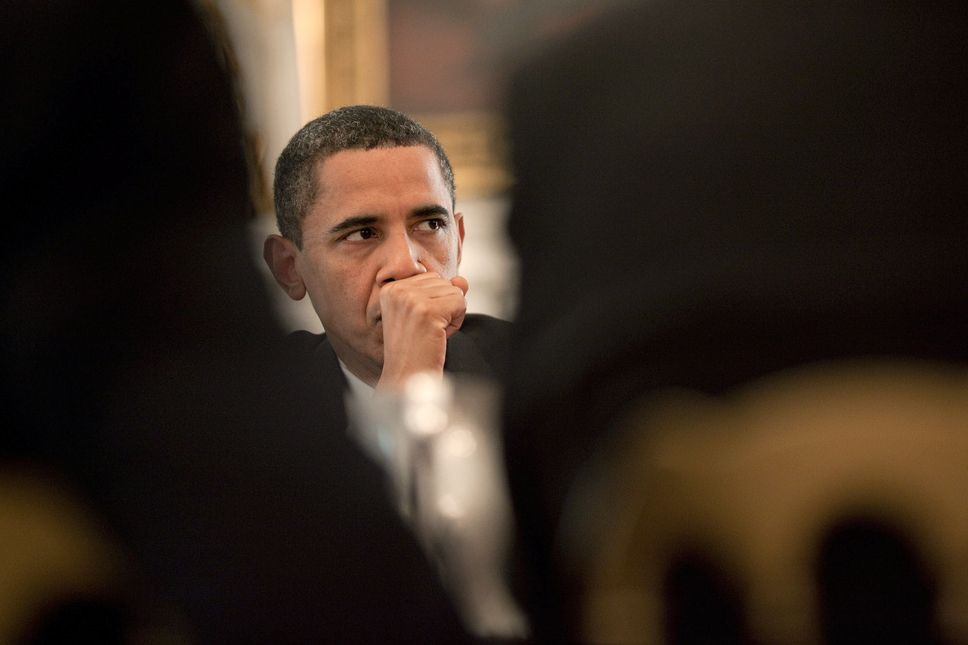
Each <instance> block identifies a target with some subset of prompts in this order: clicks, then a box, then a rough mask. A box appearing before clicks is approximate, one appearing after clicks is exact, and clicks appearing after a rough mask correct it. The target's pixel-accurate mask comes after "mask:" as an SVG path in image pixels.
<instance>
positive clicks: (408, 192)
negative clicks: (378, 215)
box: [313, 145, 450, 210]
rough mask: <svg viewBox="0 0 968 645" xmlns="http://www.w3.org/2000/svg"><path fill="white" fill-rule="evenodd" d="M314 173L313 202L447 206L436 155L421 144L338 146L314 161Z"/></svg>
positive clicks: (330, 204) (447, 192) (446, 196)
mask: <svg viewBox="0 0 968 645" xmlns="http://www.w3.org/2000/svg"><path fill="white" fill-rule="evenodd" d="M313 175H314V180H315V183H316V199H315V200H314V206H315V205H321V204H327V205H329V206H336V205H343V206H349V205H350V204H348V203H347V202H352V203H354V204H357V203H359V206H363V205H364V203H370V202H373V203H374V205H376V204H378V203H380V202H382V201H386V200H397V201H399V200H407V199H418V200H428V199H429V200H432V201H434V202H439V203H440V204H441V205H442V206H445V207H448V206H450V204H449V202H450V193H449V191H448V188H447V184H446V182H445V181H444V178H443V175H442V174H441V171H440V165H439V164H438V161H437V157H436V155H434V153H433V151H432V150H431V149H430V148H428V147H426V146H423V145H415V146H397V147H390V148H373V149H370V150H357V149H353V150H341V151H339V152H337V153H335V154H332V155H330V156H329V157H326V158H325V159H321V160H319V161H317V162H316V165H315V167H314V169H313ZM360 202H362V203H360ZM314 210H315V209H314ZM448 210H450V208H448Z"/></svg>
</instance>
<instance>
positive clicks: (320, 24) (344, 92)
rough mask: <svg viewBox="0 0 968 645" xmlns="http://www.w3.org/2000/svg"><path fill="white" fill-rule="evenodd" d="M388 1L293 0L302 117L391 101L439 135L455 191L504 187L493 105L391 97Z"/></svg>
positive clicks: (465, 194)
mask: <svg viewBox="0 0 968 645" xmlns="http://www.w3.org/2000/svg"><path fill="white" fill-rule="evenodd" d="M389 1H390V0H293V5H292V9H293V23H294V25H295V37H296V46H297V58H298V60H299V72H300V74H299V76H300V95H301V97H302V105H301V109H302V112H303V116H304V119H303V120H304V121H308V120H310V119H312V118H314V117H315V116H318V115H320V114H323V113H324V112H327V111H329V110H331V109H334V108H336V107H339V106H342V105H350V104H356V103H369V104H376V105H389V106H390V107H398V108H399V109H402V110H403V111H405V112H407V113H408V114H410V115H411V116H412V117H414V118H415V119H417V120H418V121H419V122H420V123H422V124H423V125H424V126H425V127H427V128H428V129H429V130H430V131H431V132H433V133H434V134H435V135H436V136H437V138H438V139H439V140H440V142H441V144H442V145H443V147H444V149H445V150H447V154H448V156H449V157H450V160H451V164H452V165H453V167H454V174H455V177H456V181H457V184H458V189H459V191H460V195H461V197H462V198H473V197H482V196H489V195H496V194H501V193H503V192H505V191H506V190H507V189H508V187H509V186H510V184H511V177H510V173H509V170H508V164H507V158H508V155H507V149H508V145H507V135H506V128H505V126H504V122H503V119H502V117H501V115H500V114H498V113H497V112H496V111H495V110H494V109H493V108H490V107H488V106H482V107H480V108H475V107H471V108H470V109H467V108H464V109H459V110H440V111H438V110H417V111H414V110H409V109H406V108H405V107H403V106H396V105H392V104H390V85H391V79H390V74H391V65H390V59H389V34H390V25H389V24H388V15H389V11H388V2H389Z"/></svg>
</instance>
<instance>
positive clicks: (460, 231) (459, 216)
mask: <svg viewBox="0 0 968 645" xmlns="http://www.w3.org/2000/svg"><path fill="white" fill-rule="evenodd" d="M454 221H455V222H457V266H460V258H461V251H462V250H463V248H464V214H463V213H454Z"/></svg>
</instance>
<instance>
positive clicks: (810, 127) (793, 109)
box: [505, 0, 968, 636]
mask: <svg viewBox="0 0 968 645" xmlns="http://www.w3.org/2000/svg"><path fill="white" fill-rule="evenodd" d="M965 18H966V12H965V11H964V10H963V8H961V7H957V8H956V7H954V6H953V5H949V4H947V3H891V4H890V5H885V4H884V3H878V2H861V3H839V2H819V3H816V2H815V3H773V2H739V3H737V2H728V3H727V2H720V3H689V2H674V1H667V0H656V1H651V2H643V3H635V4H634V5H633V6H630V7H627V8H624V9H622V10H620V11H619V12H618V14H617V15H613V16H611V17H610V18H606V19H603V20H601V21H598V23H597V24H595V25H593V26H590V27H589V28H588V29H585V30H583V31H582V32H580V33H577V34H574V35H572V36H571V37H569V38H567V39H566V40H564V41H563V42H560V43H556V44H555V45H554V46H552V47H550V48H548V50H547V51H544V52H542V53H541V54H539V55H537V56H535V57H534V58H533V59H532V60H530V61H528V62H527V63H526V64H525V65H523V66H522V68H521V69H520V71H519V72H518V73H517V75H516V77H515V79H514V82H513V86H512V88H511V92H510V102H509V117H510V125H511V135H512V142H513V146H512V150H513V156H514V164H513V166H514V167H513V172H514V175H515V178H516V187H515V195H514V200H513V208H512V214H511V217H510V219H509V222H510V234H511V237H512V239H513V241H514V244H515V246H516V248H517V250H518V252H519V255H520V258H521V292H520V303H521V305H520V309H519V313H518V317H517V321H516V325H515V329H516V333H515V341H514V343H513V348H512V356H513V369H512V373H511V384H510V387H509V389H508V419H509V423H508V427H507V433H506V436H505V445H506V447H507V453H508V458H509V470H510V478H511V487H512V499H513V500H514V503H515V506H516V517H517V520H518V528H519V533H521V534H522V536H523V538H524V543H525V545H526V547H527V549H528V552H527V553H528V556H529V559H530V561H531V562H532V563H535V564H536V568H537V571H538V572H537V576H536V577H537V582H536V583H535V585H534V588H533V590H532V594H531V599H530V600H531V601H530V604H529V607H530V608H531V609H532V618H533V619H534V621H535V623H536V624H537V632H538V633H539V634H541V635H545V636H548V635H551V636H563V635H565V634H563V633H562V632H563V631H564V632H566V633H567V627H563V625H565V626H566V625H567V624H568V623H567V620H566V618H569V617H571V616H569V615H568V614H569V611H568V609H567V606H566V605H567V603H566V601H565V599H564V598H563V597H562V596H567V590H566V586H567V583H566V581H563V580H561V579H560V578H559V573H560V572H561V570H560V569H559V568H558V564H559V563H556V562H555V561H554V558H553V556H552V555H551V554H552V545H553V543H554V533H555V530H556V528H557V526H558V521H559V519H560V515H561V511H562V508H563V506H564V505H565V503H566V499H567V496H568V493H569V489H570V486H571V484H572V483H573V482H574V478H575V476H576V473H577V472H578V471H579V469H580V468H581V467H582V465H583V464H584V463H585V462H586V460H587V459H588V457H589V456H590V455H592V454H593V453H594V451H595V448H596V446H597V445H599V444H598V441H599V440H600V439H601V436H602V434H603V433H604V432H605V431H606V430H607V429H608V428H609V427H610V426H611V425H612V424H613V422H614V420H615V419H616V417H617V416H618V415H619V414H620V413H621V412H622V410H624V409H625V407H626V406H627V405H628V404H629V403H630V402H631V401H633V400H635V399H636V398H637V397H638V396H639V395H641V394H642V393H644V392H647V391H649V390H650V389H653V388H658V387H687V388H691V389H697V390H700V391H703V392H708V393H718V392H722V391H724V390H727V389H729V388H731V387H733V386H735V385H736V384H739V383H743V382H745V381H747V380H749V379H752V378H756V377H757V376H761V375H764V374H768V373H770V372H772V371H775V370H778V369H782V368H784V367H788V366H793V365H797V364H801V363H806V362H810V361H819V360H825V359H834V358H841V357H850V356H858V357H860V356H879V355H893V356H906V357H916V358H926V359H942V360H959V361H964V360H966V359H968V343H966V341H965V339H966V337H968V297H966V294H968V291H966V284H968V253H966V252H965V248H966V245H968V224H966V222H968V218H966V216H965V204H966V203H968V181H966V177H965V168H966V167H968V145H966V136H968V135H966V132H968V130H966V129H965V127H964V114H965V110H966V108H968V102H966V100H965V93H966V91H965V84H964V82H963V78H964V43H965V38H966V34H968V30H966V22H965ZM552 361H553V363H554V366H555V369H554V370H553V371H551V370H548V369H546V368H547V366H548V364H549V362H552ZM535 374H541V377H540V378H535ZM556 592H561V596H558V595H556ZM563 615H564V616H563Z"/></svg>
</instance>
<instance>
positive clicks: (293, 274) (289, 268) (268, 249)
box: [262, 235, 306, 300]
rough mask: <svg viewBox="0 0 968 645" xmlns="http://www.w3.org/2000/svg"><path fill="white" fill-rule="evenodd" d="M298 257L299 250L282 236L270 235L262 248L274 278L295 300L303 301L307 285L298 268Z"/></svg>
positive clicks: (263, 255)
mask: <svg viewBox="0 0 968 645" xmlns="http://www.w3.org/2000/svg"><path fill="white" fill-rule="evenodd" d="M298 256H299V249H297V248H296V245H295V244H294V243H293V241H292V240H287V239H286V238H284V237H282V236H281V235H270V236H269V237H267V238H266V241H265V244H264V245H263V247H262V257H263V258H264V259H265V261H266V264H268V265H269V270H270V271H272V276H273V277H274V278H275V279H276V282H277V283H279V286H280V287H282V290H283V291H285V292H286V294H287V295H288V296H289V297H290V298H292V299H293V300H302V299H303V297H304V296H305V295H306V285H305V284H304V283H303V280H302V276H300V275H299V270H298V268H297V267H296V258H297V257H298Z"/></svg>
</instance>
